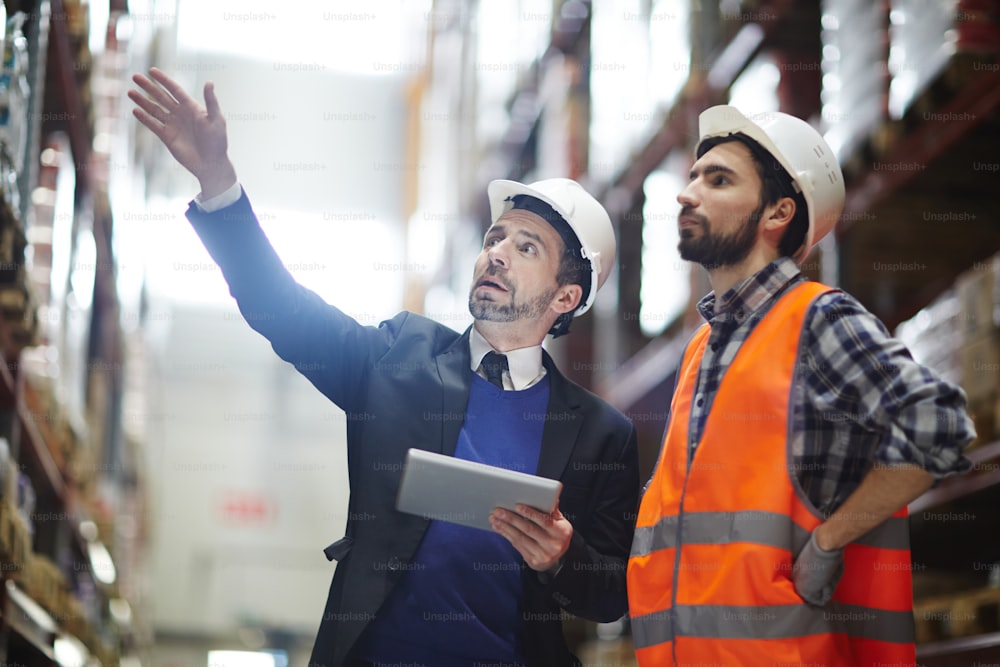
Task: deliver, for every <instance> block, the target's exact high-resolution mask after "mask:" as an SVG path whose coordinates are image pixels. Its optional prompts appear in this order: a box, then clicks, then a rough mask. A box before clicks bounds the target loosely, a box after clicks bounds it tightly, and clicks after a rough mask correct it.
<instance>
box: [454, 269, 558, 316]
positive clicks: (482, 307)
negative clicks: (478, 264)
mask: <svg viewBox="0 0 1000 667" xmlns="http://www.w3.org/2000/svg"><path fill="white" fill-rule="evenodd" d="M485 275H487V276H495V275H496V274H495V273H491V272H490V271H487V272H486V274H485ZM503 286H504V287H505V288H507V290H508V291H507V292H506V294H507V295H509V297H510V300H509V301H508V302H506V303H499V302H497V301H487V300H485V299H476V298H475V297H474V293H475V291H476V289H477V288H476V287H473V288H472V289H471V290H470V291H469V312H470V313H472V317H473V318H475V319H477V320H483V321H485V322H516V321H517V320H525V319H528V320H534V319H538V318H540V317H541V316H542V314H544V313H545V310H546V309H547V308H548V307H549V304H551V303H552V299H554V298H555V296H556V290H555V289H552V290H549V291H547V292H545V293H544V294H540V295H538V296H536V297H535V298H533V299H530V300H529V301H526V302H524V303H518V302H517V289H516V288H515V287H514V286H513V285H511V284H510V283H508V282H504V283H503Z"/></svg>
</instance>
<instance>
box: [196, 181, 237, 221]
mask: <svg viewBox="0 0 1000 667" xmlns="http://www.w3.org/2000/svg"><path fill="white" fill-rule="evenodd" d="M242 194H243V188H242V187H241V186H240V182H239V181H236V182H235V183H233V184H232V185H230V186H229V188H228V189H227V190H226V191H225V192H222V193H220V194H217V195H215V196H214V197H209V198H208V199H202V198H201V193H200V192H199V193H198V194H197V195H196V196H195V198H194V205H195V206H197V207H198V209H199V210H200V211H201V212H203V213H213V212H215V211H218V210H220V209H223V208H226V207H227V206H232V205H233V204H235V203H236V202H238V201H239V199H240V196H241V195H242Z"/></svg>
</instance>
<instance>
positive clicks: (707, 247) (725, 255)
mask: <svg viewBox="0 0 1000 667" xmlns="http://www.w3.org/2000/svg"><path fill="white" fill-rule="evenodd" d="M763 215H764V205H763V204H761V205H760V206H758V207H757V208H756V209H754V210H753V211H752V212H751V213H750V215H749V216H747V218H746V220H744V221H743V224H741V225H740V226H739V228H738V229H737V230H736V232H734V233H733V234H731V235H728V236H721V235H717V234H713V233H712V229H711V225H710V223H709V221H708V218H706V217H705V216H703V215H697V214H695V213H691V212H690V210H688V209H687V207H684V208H682V209H681V212H680V216H679V217H688V218H692V219H694V220H697V221H698V225H699V226H700V227H701V230H702V235H701V237H692V236H688V237H685V236H684V234H685V233H689V230H681V240H680V241H679V242H678V244H677V250H678V251H679V252H680V254H681V259H686V260H688V261H689V262H697V263H698V264H701V265H702V266H704V267H705V268H706V269H709V270H713V269H719V268H722V267H726V266H735V265H737V264H739V263H740V262H742V261H743V260H745V259H746V258H747V256H748V255H749V254H750V251H751V250H753V246H754V244H755V243H756V242H757V225H758V224H760V219H761V217H762V216H763Z"/></svg>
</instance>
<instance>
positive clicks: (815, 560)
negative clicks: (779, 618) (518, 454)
mask: <svg viewBox="0 0 1000 667" xmlns="http://www.w3.org/2000/svg"><path fill="white" fill-rule="evenodd" d="M843 574H844V550H843V549H836V550H834V551H824V550H823V549H820V548H819V545H818V544H816V533H815V532H813V533H812V534H811V535H810V536H809V541H808V542H806V546H805V547H803V548H802V551H800V552H799V555H798V557H797V558H796V559H795V564H794V565H792V583H793V584H794V585H795V592H796V593H798V594H799V595H801V596H802V599H803V600H805V601H806V602H808V603H809V604H814V605H817V606H820V607H821V606H823V605H825V604H826V603H827V602H829V601H830V598H832V597H833V592H834V591H835V590H837V584H838V583H839V582H840V577H841V576H843Z"/></svg>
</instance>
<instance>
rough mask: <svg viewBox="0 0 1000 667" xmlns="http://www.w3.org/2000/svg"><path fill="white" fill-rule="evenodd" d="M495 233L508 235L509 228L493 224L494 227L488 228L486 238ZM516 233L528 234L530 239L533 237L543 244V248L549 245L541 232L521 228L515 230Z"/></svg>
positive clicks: (535, 240)
mask: <svg viewBox="0 0 1000 667" xmlns="http://www.w3.org/2000/svg"><path fill="white" fill-rule="evenodd" d="M494 234H501V235H503V236H506V235H507V228H506V227H504V226H503V225H493V226H492V227H490V228H489V229H487V230H486V238H489V237H490V236H493V235H494ZM515 234H519V235H521V236H527V237H528V238H529V239H531V240H532V241H534V242H535V243H537V244H538V245H540V246H542V247H543V248H547V247H548V246H547V245H546V243H545V239H543V238H542V237H541V236H540V235H539V234H536V233H535V232H531V231H528V230H527V229H519V230H517V231H516V232H515Z"/></svg>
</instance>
